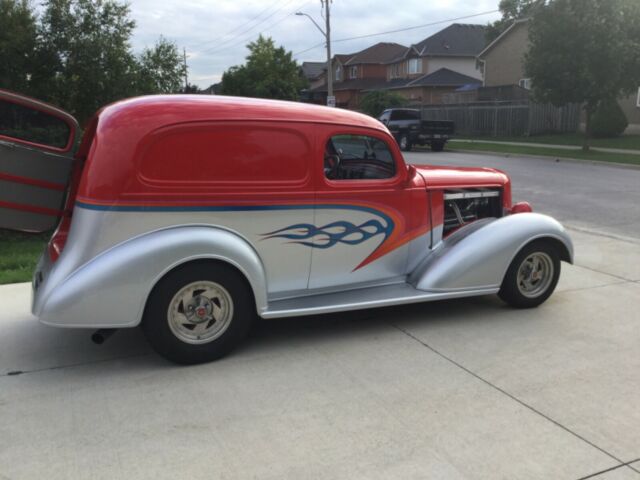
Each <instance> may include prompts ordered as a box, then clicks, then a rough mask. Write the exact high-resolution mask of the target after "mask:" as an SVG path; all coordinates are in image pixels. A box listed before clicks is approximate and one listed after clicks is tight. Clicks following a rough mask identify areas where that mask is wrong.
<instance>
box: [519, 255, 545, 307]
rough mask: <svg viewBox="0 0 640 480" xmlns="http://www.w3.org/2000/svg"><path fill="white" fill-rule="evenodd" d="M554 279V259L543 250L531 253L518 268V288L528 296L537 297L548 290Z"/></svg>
mask: <svg viewBox="0 0 640 480" xmlns="http://www.w3.org/2000/svg"><path fill="white" fill-rule="evenodd" d="M552 279H553V261H552V260H551V257H550V256H549V255H547V254H546V253H543V252H536V253H532V254H531V255H529V256H528V257H527V258H525V259H524V261H523V262H522V263H521V264H520V268H519V269H518V290H519V291H520V293H521V294H522V295H524V296H525V297H528V298H536V297H539V296H540V295H542V294H543V293H545V292H546V291H547V289H548V288H549V285H551V281H552Z"/></svg>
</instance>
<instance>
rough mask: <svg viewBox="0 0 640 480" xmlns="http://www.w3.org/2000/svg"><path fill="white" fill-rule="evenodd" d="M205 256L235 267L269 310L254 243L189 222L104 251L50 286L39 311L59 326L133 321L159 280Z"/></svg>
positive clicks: (135, 322) (114, 324)
mask: <svg viewBox="0 0 640 480" xmlns="http://www.w3.org/2000/svg"><path fill="white" fill-rule="evenodd" d="M202 259H209V260H220V261H224V262H227V263H229V264H231V265H233V266H234V267H236V268H237V269H238V270H239V271H240V272H241V273H242V274H243V275H244V276H245V278H246V279H247V281H248V283H249V285H250V286H251V289H252V290H253V294H254V297H255V301H256V308H257V311H258V312H261V311H263V310H266V308H267V297H266V291H267V286H266V275H265V272H264V267H263V265H262V262H261V260H260V258H259V257H258V254H257V253H256V251H255V250H254V249H253V248H252V247H251V246H250V245H249V243H247V241H246V240H244V239H242V238H241V237H239V236H237V235H235V234H233V233H231V232H229V231H226V230H221V229H216V228H211V227H199V226H193V227H192V226H190V227H175V228H169V229H165V230H159V231H155V232H152V233H148V234H145V235H142V236H140V237H136V238H133V239H131V240H128V241H126V242H124V243H121V244H119V245H116V246H115V247H113V248H111V249H109V250H107V251H105V252H103V253H101V254H100V255H98V256H97V257H95V258H93V259H92V260H90V261H89V262H87V263H85V264H84V265H83V266H81V267H80V268H78V269H77V270H76V271H75V272H73V273H72V274H71V275H69V276H68V277H67V278H66V279H65V280H63V281H61V282H60V283H59V284H58V285H55V286H54V287H53V288H51V290H50V292H49V294H48V295H46V298H43V299H41V301H40V302H38V303H39V305H34V313H35V314H36V315H38V317H39V318H40V321H41V322H42V323H44V324H48V325H54V326H59V327H87V328H120V327H134V326H136V325H138V324H139V323H140V321H141V320H142V315H143V312H144V307H145V305H146V301H147V298H148V296H149V294H150V292H151V290H152V289H153V287H154V286H155V284H156V283H157V282H158V280H160V279H161V278H162V277H163V276H164V275H165V274H166V273H167V272H169V271H170V270H172V269H174V268H175V267H177V266H179V265H182V264H184V263H186V262H190V261H194V260H202Z"/></svg>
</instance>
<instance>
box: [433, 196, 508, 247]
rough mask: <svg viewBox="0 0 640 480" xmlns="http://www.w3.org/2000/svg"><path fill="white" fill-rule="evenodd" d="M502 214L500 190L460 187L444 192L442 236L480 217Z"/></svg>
mask: <svg viewBox="0 0 640 480" xmlns="http://www.w3.org/2000/svg"><path fill="white" fill-rule="evenodd" d="M501 216H502V192H501V191H500V190H491V189H482V188H477V189H464V190H463V189H460V190H446V191H445V192H444V231H443V236H446V235H448V234H449V233H451V232H452V231H453V230H455V229H457V228H459V227H461V226H463V225H465V224H467V223H470V222H474V221H476V220H478V219H480V218H488V217H495V218H497V217H501Z"/></svg>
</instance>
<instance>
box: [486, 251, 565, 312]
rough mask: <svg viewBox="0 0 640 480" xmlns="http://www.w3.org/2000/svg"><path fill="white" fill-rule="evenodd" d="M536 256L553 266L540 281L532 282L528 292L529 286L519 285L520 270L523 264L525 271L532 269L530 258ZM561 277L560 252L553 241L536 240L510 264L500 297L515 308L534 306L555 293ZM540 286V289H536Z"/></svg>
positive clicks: (548, 266) (542, 261) (549, 266)
mask: <svg viewBox="0 0 640 480" xmlns="http://www.w3.org/2000/svg"><path fill="white" fill-rule="evenodd" d="M532 256H534V257H535V258H538V259H539V261H540V262H541V263H544V264H545V265H547V264H548V265H547V266H546V267H544V268H546V269H547V270H548V268H552V271H551V272H547V273H546V274H542V278H541V279H540V280H539V283H537V284H535V285H531V284H530V288H532V289H534V290H530V291H529V292H528V294H526V293H525V291H526V290H527V286H525V285H519V279H518V272H519V271H520V267H521V266H522V267H523V269H524V271H530V270H529V269H530V268H531V265H533V264H532V263H531V262H527V265H526V266H525V265H524V263H525V261H527V260H529V259H530V258H532ZM559 278H560V254H559V253H558V250H557V248H556V247H555V246H554V245H553V243H551V242H549V241H544V240H538V241H534V242H532V243H530V244H528V245H526V246H525V247H524V248H523V249H522V250H520V252H519V253H518V254H517V255H516V257H515V258H514V259H513V261H512V262H511V265H509V268H508V270H507V273H506V275H505V276H504V279H503V281H502V286H501V287H500V292H499V293H498V295H499V296H500V298H501V299H502V300H503V301H504V302H506V303H508V304H509V305H511V306H512V307H515V308H534V307H537V306H538V305H541V304H542V303H544V302H545V301H546V300H547V299H548V298H549V297H550V296H551V294H552V293H553V291H554V290H555V288H556V285H557V284H558V279H559ZM535 288H538V289H539V290H540V291H535Z"/></svg>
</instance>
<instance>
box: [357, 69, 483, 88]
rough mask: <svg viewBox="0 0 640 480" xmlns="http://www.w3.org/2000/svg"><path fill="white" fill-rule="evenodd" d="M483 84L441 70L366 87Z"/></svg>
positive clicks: (458, 74)
mask: <svg viewBox="0 0 640 480" xmlns="http://www.w3.org/2000/svg"><path fill="white" fill-rule="evenodd" d="M471 84H477V85H480V84H482V81H481V80H478V79H477V78H473V77H470V76H468V75H463V74H462V73H458V72H454V71H453V70H449V69H448V68H441V69H439V70H436V71H435V72H433V73H430V74H428V75H423V76H421V77H418V78H396V79H393V80H390V81H388V82H383V83H380V82H378V84H373V85H372V86H370V87H365V88H366V89H367V90H393V89H397V88H411V87H461V86H463V85H471Z"/></svg>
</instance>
